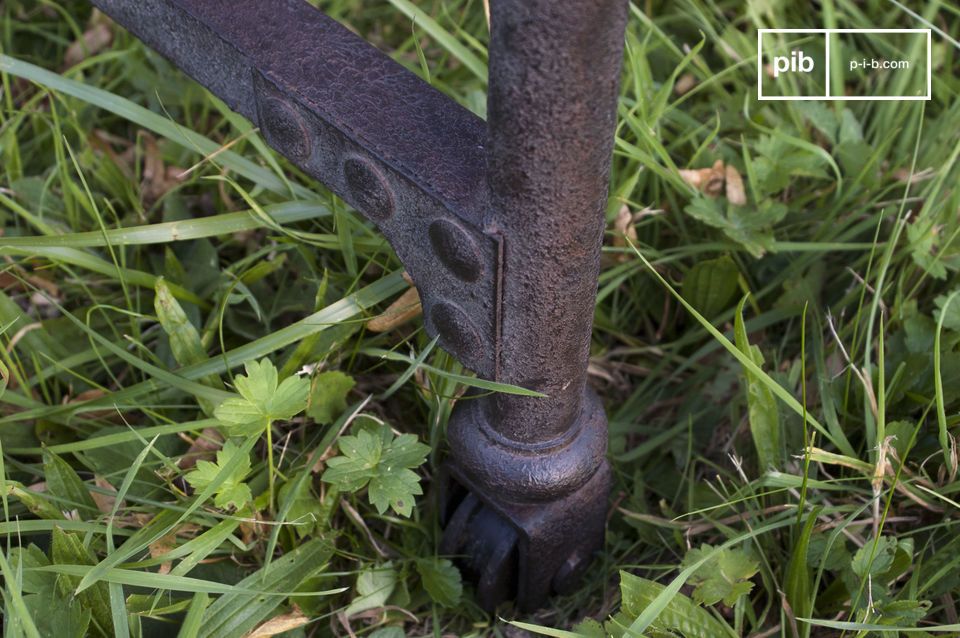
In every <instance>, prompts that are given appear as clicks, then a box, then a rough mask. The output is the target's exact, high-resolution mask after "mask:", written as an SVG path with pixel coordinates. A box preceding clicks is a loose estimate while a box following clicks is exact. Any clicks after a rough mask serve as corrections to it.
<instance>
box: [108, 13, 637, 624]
mask: <svg viewBox="0 0 960 638" xmlns="http://www.w3.org/2000/svg"><path fill="white" fill-rule="evenodd" d="M93 1H94V3H95V4H96V5H97V6H99V7H101V8H102V9H103V10H104V11H105V12H107V13H108V14H109V15H111V16H113V18H114V19H116V20H117V21H118V22H120V23H121V24H123V25H126V26H127V27H128V28H130V29H131V30H132V31H133V32H134V33H135V34H136V35H137V36H138V37H140V38H142V39H143V40H144V41H145V42H147V43H148V44H150V45H151V46H153V47H154V48H155V49H157V50H158V51H159V52H160V53H162V54H163V55H165V56H166V57H168V58H169V59H170V60H172V61H173V62H174V63H175V64H176V65H178V66H179V67H181V68H182V69H184V70H185V71H186V72H187V73H189V74H190V75H192V76H193V77H194V78H195V79H196V80H197V81H198V82H200V83H202V84H203V85H204V86H206V87H207V88H209V89H210V90H211V91H213V92H214V93H216V94H217V95H218V96H220V97H221V98H222V99H223V100H224V101H225V102H226V103H227V104H228V105H230V107H231V108H233V109H235V110H236V111H238V112H239V113H241V114H243V115H244V116H245V117H247V118H249V119H250V120H251V122H253V123H254V124H255V125H256V126H258V127H259V128H260V130H261V132H262V133H263V135H264V137H265V139H266V140H267V142H268V143H269V144H270V145H271V146H273V147H274V148H276V149H277V150H279V151H280V152H282V153H283V154H285V155H286V156H287V157H288V158H289V159H290V161H292V162H293V163H294V164H296V165H297V166H299V167H300V168H301V169H302V170H304V171H305V172H306V173H307V174H308V175H311V176H313V177H315V178H316V179H318V180H320V181H321V182H323V183H324V184H326V185H327V186H328V187H329V188H330V189H331V190H333V191H334V192H335V193H337V194H338V195H340V196H341V197H343V198H344V199H345V200H346V201H347V202H349V203H350V204H352V205H353V206H355V207H356V208H357V210H359V211H360V212H361V213H363V214H364V215H366V216H367V217H368V218H369V219H370V220H371V222H372V223H374V224H375V225H376V226H377V227H378V228H379V229H380V231H381V232H382V233H383V234H384V235H385V236H386V237H387V239H388V240H389V241H390V243H391V245H392V246H393V247H394V249H395V250H396V252H397V256H398V257H399V258H400V260H401V261H402V262H403V264H404V266H405V267H406V269H407V271H408V272H409V273H410V274H411V276H412V277H413V280H414V283H415V284H416V285H417V288H418V290H419V292H420V298H421V300H422V303H423V309H424V325H425V327H426V329H427V332H428V333H429V334H431V335H436V336H437V337H439V343H440V345H441V346H443V347H444V348H445V349H446V350H447V351H449V352H450V353H451V354H453V355H454V356H456V357H457V358H458V359H459V360H460V361H461V362H462V363H463V364H464V365H466V366H467V367H469V368H471V369H472V370H474V371H475V372H476V373H477V374H478V375H480V376H482V377H484V378H488V379H489V378H493V379H497V380H500V381H504V382H507V383H512V384H516V385H521V386H525V387H528V388H532V389H535V390H539V391H541V392H543V393H545V394H546V395H548V397H547V398H538V399H531V398H518V397H516V396H507V395H494V396H487V397H483V398H466V399H464V400H462V401H460V402H459V404H458V405H457V407H456V409H455V411H454V413H453V416H452V418H451V422H450V425H449V430H448V438H449V442H450V449H451V456H450V462H449V464H448V466H447V470H446V473H447V476H448V477H449V480H448V481H446V483H445V488H444V494H445V496H444V498H443V504H444V513H443V517H444V519H445V521H446V525H447V529H446V532H445V535H444V539H443V550H444V551H445V552H446V553H449V554H460V555H465V558H466V560H465V562H464V566H465V568H466V571H467V572H468V573H469V574H472V575H473V576H474V577H475V578H476V579H477V582H478V593H479V597H480V601H481V603H482V604H483V605H484V606H485V607H487V608H493V607H494V606H496V604H497V603H498V602H500V601H501V600H503V599H505V598H509V597H512V596H513V595H514V594H515V595H516V597H517V600H518V602H519V604H520V605H521V606H523V607H525V608H528V609H529V608H534V607H537V606H538V605H540V604H541V603H542V602H543V601H544V600H545V599H546V597H547V596H548V595H549V594H550V592H551V591H564V590H566V589H568V588H569V587H570V586H571V585H572V584H573V583H575V582H576V576H577V574H578V573H579V572H580V571H581V570H582V569H583V568H584V567H585V566H586V564H587V563H588V561H589V559H590V556H591V555H592V554H593V553H594V551H595V550H596V549H597V548H598V547H599V546H600V544H601V542H602V538H603V528H604V514H605V510H606V497H607V492H608V490H609V483H610V468H609V466H608V465H607V462H606V460H605V452H606V442H607V431H606V417H605V416H604V413H603V408H602V406H601V405H600V401H599V399H598V398H597V397H596V396H594V395H593V394H592V393H591V392H590V390H589V388H588V387H587V385H586V369H587V357H588V354H589V345H590V329H591V323H592V318H593V307H594V296H595V293H596V284H597V275H598V271H599V257H600V241H601V235H602V231H603V208H604V203H605V200H606V195H607V181H608V174H609V167H610V154H611V150H612V145H613V131H614V125H615V116H616V100H617V80H618V76H619V69H620V59H621V55H622V48H623V32H624V28H625V23H626V16H627V0H581V1H580V2H574V3H563V2H556V1H555V0H492V2H491V5H492V7H491V9H492V16H491V18H492V25H491V27H492V29H491V42H490V90H489V101H488V102H489V103H488V112H489V116H490V117H489V123H488V124H487V126H486V127H485V126H484V123H483V122H482V121H481V120H480V119H479V118H477V117H476V116H474V115H473V114H472V113H469V112H468V111H467V110H466V109H464V108H463V107H461V106H459V105H458V104H456V103H455V102H454V101H453V100H450V99H449V98H447V97H446V96H444V95H442V94H441V93H440V92H439V91H437V90H435V89H434V88H432V87H431V86H429V85H427V84H426V83H424V82H423V81H422V80H420V79H419V78H417V77H416V76H415V75H414V74H412V73H410V72H409V71H407V70H406V69H404V68H403V67H402V66H400V65H399V64H397V63H396V62H394V61H393V60H391V59H390V58H389V57H388V56H386V55H384V54H383V53H381V52H380V51H377V50H376V49H374V48H373V47H372V46H370V45H369V44H367V43H366V42H364V41H363V40H362V39H361V38H359V37H358V36H356V35H355V34H353V33H352V32H351V31H349V30H348V29H347V28H345V27H344V26H343V25H341V24H339V23H338V22H336V21H335V20H332V19H330V18H329V17H327V16H325V15H323V14H322V13H321V12H319V11H318V10H316V9H315V8H314V7H313V6H311V5H310V4H308V3H307V2H305V1H303V0H277V1H276V2H263V1H262V0H230V1H227V0H93ZM484 137H486V141H484Z"/></svg>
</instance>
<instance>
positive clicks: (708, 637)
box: [620, 571, 734, 638]
mask: <svg viewBox="0 0 960 638" xmlns="http://www.w3.org/2000/svg"><path fill="white" fill-rule="evenodd" d="M664 589H665V586H664V585H661V584H660V583H655V582H653V581H652V580H647V579H646V578H640V577H639V576H634V575H633V574H631V573H629V572H624V571H621V572H620V597H621V599H622V604H623V609H622V611H623V612H624V614H625V615H626V616H627V618H628V619H629V620H631V621H632V620H633V619H634V618H636V617H638V616H639V615H640V614H641V613H642V612H643V611H644V610H645V609H646V608H647V606H649V605H650V604H651V603H653V601H654V600H655V599H656V598H657V596H659V595H660V593H661V592H662V591H663V590H664ZM650 629H657V630H660V631H664V630H666V631H678V632H680V633H681V634H682V635H683V636H684V637H685V638H720V637H722V636H732V635H734V633H733V632H732V631H731V630H730V629H729V628H728V627H725V626H724V625H723V624H722V623H721V622H720V621H719V620H717V619H716V618H714V617H713V616H712V615H710V613H709V612H708V611H707V610H705V609H704V608H703V607H699V606H697V605H696V604H695V603H694V602H693V601H692V600H690V599H689V598H687V597H686V596H684V595H683V594H680V593H677V594H675V595H674V596H673V598H671V599H670V601H669V602H668V603H667V604H666V605H665V606H664V607H663V609H661V610H660V612H659V613H658V614H657V616H656V620H654V623H653V624H652V625H651V626H650Z"/></svg>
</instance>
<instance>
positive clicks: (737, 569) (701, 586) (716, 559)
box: [683, 545, 760, 607]
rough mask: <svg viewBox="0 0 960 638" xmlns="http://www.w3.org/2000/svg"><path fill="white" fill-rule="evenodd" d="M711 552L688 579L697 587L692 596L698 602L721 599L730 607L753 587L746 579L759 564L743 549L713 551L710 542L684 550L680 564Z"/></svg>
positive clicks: (709, 603) (700, 558) (695, 560)
mask: <svg viewBox="0 0 960 638" xmlns="http://www.w3.org/2000/svg"><path fill="white" fill-rule="evenodd" d="M711 554H712V555H713V556H712V557H711V558H710V559H709V560H708V561H707V562H705V563H704V564H703V565H701V566H700V568H699V569H697V570H696V571H695V572H694V573H693V575H692V576H691V577H690V580H689V581H688V582H689V583H690V584H691V585H695V586H696V587H695V589H694V590H693V599H694V600H695V601H697V602H698V603H700V604H701V605H716V604H717V603H719V602H721V601H723V604H724V605H726V606H727V607H733V606H734V604H736V602H737V599H738V598H740V597H741V596H743V595H745V594H749V593H750V590H751V589H753V583H751V582H750V580H749V579H750V578H752V577H753V575H754V574H756V573H757V570H759V569H760V565H759V563H757V561H756V560H754V558H753V557H752V556H751V555H750V554H749V553H748V552H746V551H745V550H742V549H721V550H716V549H714V548H713V547H711V546H710V545H702V546H701V547H700V548H699V549H696V548H695V549H691V550H690V551H689V552H687V555H686V556H685V557H684V559H683V566H684V567H688V566H690V565H693V564H694V563H697V562H699V561H700V560H702V559H704V558H706V557H707V556H710V555H711Z"/></svg>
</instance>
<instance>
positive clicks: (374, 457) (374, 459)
mask: <svg viewBox="0 0 960 638" xmlns="http://www.w3.org/2000/svg"><path fill="white" fill-rule="evenodd" d="M338 446H339V448H340V452H341V454H342V456H335V457H333V458H331V459H328V460H327V470H326V471H325V472H324V473H323V477H322V479H323V480H324V481H326V482H327V483H332V484H334V485H336V486H337V487H338V488H340V489H341V490H342V491H345V492H355V491H357V490H359V489H362V488H363V487H364V486H365V485H367V484H369V486H370V489H369V494H368V497H369V499H370V502H371V503H372V504H373V505H374V506H375V507H376V508H377V511H379V512H380V513H381V514H382V513H384V512H385V511H387V508H388V507H392V508H393V510H394V511H395V512H397V513H398V514H400V515H401V516H409V515H410V513H411V512H412V511H413V503H414V496H416V495H419V494H422V493H423V490H422V488H421V487H420V479H419V477H418V476H417V475H416V474H415V473H414V472H412V471H411V469H412V468H416V467H419V466H420V465H421V464H422V463H423V461H424V460H425V459H426V457H427V454H429V453H430V448H429V447H428V446H426V445H424V444H422V443H419V442H418V441H417V437H416V436H414V435H412V434H403V435H401V436H399V437H397V438H396V439H394V437H393V433H392V432H391V431H390V429H389V428H387V427H382V428H381V429H380V431H379V434H374V433H373V432H370V431H368V430H360V431H359V432H358V433H357V435H356V436H342V437H340V440H339V441H338Z"/></svg>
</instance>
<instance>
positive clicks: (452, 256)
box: [428, 219, 483, 281]
mask: <svg viewBox="0 0 960 638" xmlns="http://www.w3.org/2000/svg"><path fill="white" fill-rule="evenodd" d="M428 233H429V235H430V245H432V246H433V250H434V252H435V253H436V254H437V257H439V258H440V261H441V262H443V265H444V266H446V267H447V268H449V269H450V272H452V273H453V274H454V275H456V276H457V277H459V278H460V279H462V280H463V281H476V280H477V279H479V278H480V275H481V274H483V262H482V261H481V260H480V248H479V247H478V246H477V242H475V241H474V240H473V237H471V236H470V234H469V233H468V232H467V231H466V230H465V229H464V228H463V227H462V226H460V224H458V223H456V222H454V221H450V220H448V219H438V220H437V221H435V222H433V223H432V224H430V230H429V231H428Z"/></svg>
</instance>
